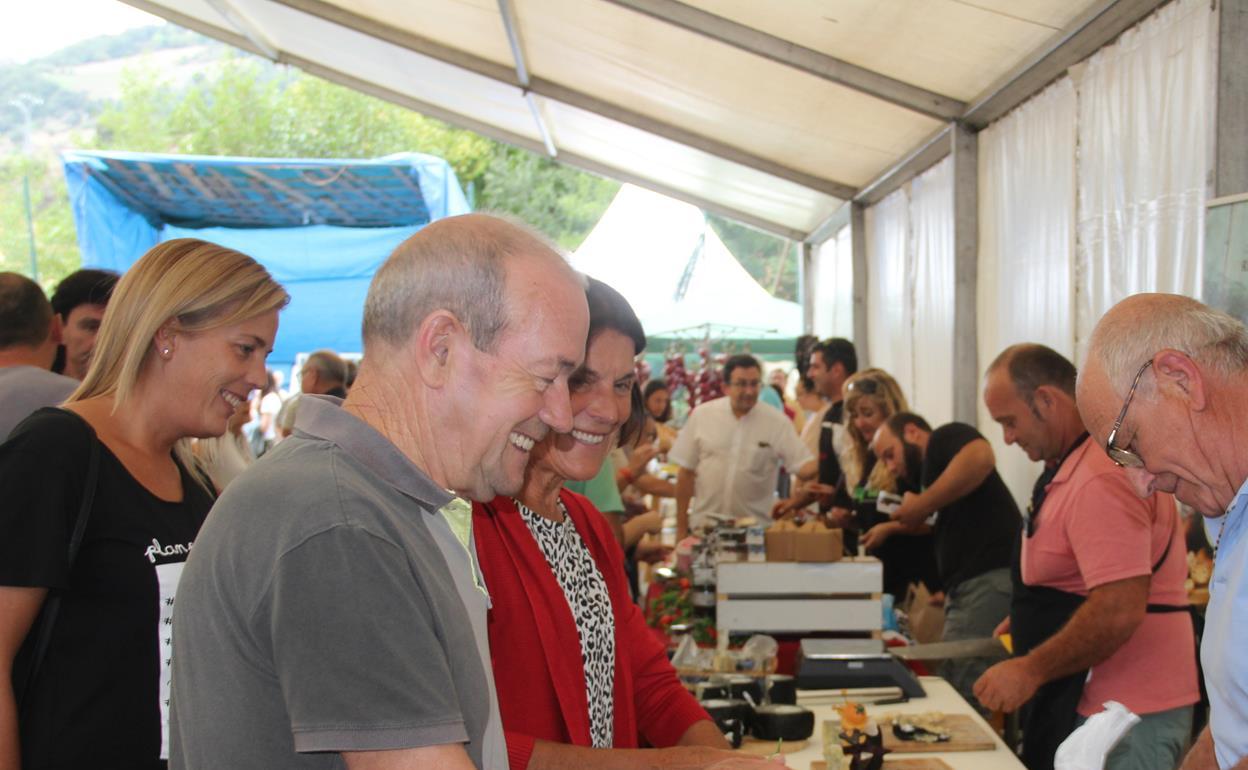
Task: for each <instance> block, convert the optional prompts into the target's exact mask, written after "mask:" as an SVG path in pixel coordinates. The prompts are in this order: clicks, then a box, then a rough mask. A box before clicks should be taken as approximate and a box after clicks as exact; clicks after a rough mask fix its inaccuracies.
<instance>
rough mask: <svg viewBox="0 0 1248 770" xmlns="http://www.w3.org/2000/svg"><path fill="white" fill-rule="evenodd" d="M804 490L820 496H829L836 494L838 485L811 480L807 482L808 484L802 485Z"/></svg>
mask: <svg viewBox="0 0 1248 770" xmlns="http://www.w3.org/2000/svg"><path fill="white" fill-rule="evenodd" d="M802 490H803V491H804V492H809V493H810V494H812V495H818V496H819V497H827V496H829V495H835V494H836V485H835V484H821V483H820V482H818V481H810V482H807V483H806V485H805V486H803V487H802Z"/></svg>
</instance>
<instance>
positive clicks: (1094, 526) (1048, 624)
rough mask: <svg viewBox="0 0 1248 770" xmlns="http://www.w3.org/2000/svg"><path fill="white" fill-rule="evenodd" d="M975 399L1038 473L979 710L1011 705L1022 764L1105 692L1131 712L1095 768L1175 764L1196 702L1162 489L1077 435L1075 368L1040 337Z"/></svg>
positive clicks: (1007, 361)
mask: <svg viewBox="0 0 1248 770" xmlns="http://www.w3.org/2000/svg"><path fill="white" fill-rule="evenodd" d="M984 403H985V404H986V405H987V407H988V411H989V413H990V414H991V415H992V418H993V419H994V420H996V421H997V422H998V423H1000V424H1001V427H1002V429H1003V431H1004V434H1005V443H1007V444H1018V446H1019V447H1020V448H1021V449H1023V450H1024V451H1025V452H1026V453H1027V456H1028V457H1030V458H1031V459H1032V460H1043V461H1044V463H1045V471H1044V473H1042V474H1041V476H1040V479H1039V480H1038V481H1037V482H1036V486H1035V490H1034V491H1033V494H1032V505H1031V506H1030V508H1029V509H1028V516H1027V520H1026V522H1025V525H1024V531H1023V532H1022V533H1021V534H1020V538H1019V540H1020V546H1021V549H1020V550H1021V552H1016V554H1015V559H1014V570H1013V572H1014V597H1013V601H1012V604H1011V607H1010V618H1009V619H1008V620H1007V621H1006V622H1005V623H1003V624H1002V626H1001V628H1000V629H998V631H999V632H1004V631H1006V630H1009V631H1010V632H1011V633H1012V635H1013V638H1014V650H1015V655H1016V657H1014V658H1011V659H1010V660H1007V661H1005V662H1003V663H999V664H997V665H996V666H993V667H992V668H991V669H989V670H988V671H987V672H985V673H984V675H983V676H982V677H981V678H980V680H979V681H978V682H976V683H975V694H976V696H977V697H978V698H979V699H980V701H981V702H982V703H983V704H984V705H986V706H988V707H989V708H997V709H1001V710H1003V711H1013V710H1015V709H1017V708H1018V707H1019V706H1023V705H1024V704H1026V707H1025V708H1024V710H1023V730H1024V732H1023V761H1024V763H1025V764H1026V765H1027V767H1028V768H1030V770H1041V769H1045V770H1047V769H1048V768H1052V766H1053V754H1054V752H1055V751H1056V749H1057V747H1058V745H1060V743H1061V742H1062V740H1064V739H1065V737H1066V736H1067V735H1068V734H1069V733H1070V731H1071V730H1073V729H1074V728H1075V727H1076V726H1078V724H1079V723H1080V722H1081V721H1082V720H1083V719H1086V718H1087V717H1089V716H1091V715H1093V714H1095V713H1097V712H1099V711H1100V710H1101V708H1102V704H1103V703H1104V702H1105V701H1108V700H1115V701H1118V702H1120V703H1122V704H1123V705H1125V706H1126V707H1127V708H1129V709H1131V710H1132V711H1133V712H1135V713H1136V714H1139V715H1140V716H1141V718H1142V721H1141V722H1140V723H1139V724H1138V725H1136V726H1135V727H1134V728H1133V729H1132V730H1131V732H1130V733H1128V734H1127V736H1126V738H1124V739H1123V741H1122V742H1121V743H1120V744H1119V745H1118V746H1117V747H1116V748H1115V749H1114V751H1113V752H1112V753H1111V754H1110V756H1109V760H1108V762H1107V764H1106V768H1109V770H1126V769H1127V768H1144V767H1147V768H1156V769H1157V770H1166V769H1171V770H1172V768H1175V767H1177V766H1178V764H1179V762H1180V760H1181V759H1182V757H1183V753H1184V752H1185V751H1186V749H1187V745H1188V741H1189V738H1190V736H1191V729H1192V714H1193V708H1192V704H1193V703H1195V702H1196V701H1198V700H1199V690H1198V689H1197V683H1196V648H1195V640H1194V638H1193V635H1192V625H1191V619H1190V617H1189V615H1188V612H1187V593H1186V591H1185V590H1184V587H1183V581H1184V579H1185V578H1186V577H1187V559H1186V550H1185V547H1184V540H1183V531H1182V527H1181V526H1180V525H1179V519H1178V514H1177V512H1176V510H1175V504H1174V499H1173V498H1172V497H1171V496H1170V495H1165V494H1153V495H1151V496H1149V497H1147V498H1140V497H1139V496H1137V495H1136V493H1135V491H1134V489H1133V488H1132V486H1131V484H1130V481H1129V480H1128V478H1127V476H1126V475H1125V473H1124V472H1123V471H1122V469H1121V468H1119V467H1117V466H1116V465H1115V464H1114V462H1113V461H1112V460H1110V459H1109V457H1108V456H1106V454H1105V452H1103V451H1101V448H1100V447H1099V446H1097V445H1094V443H1093V442H1092V441H1090V440H1088V433H1087V431H1086V430H1085V429H1084V425H1083V421H1082V419H1081V418H1080V416H1079V411H1078V409H1077V408H1076V406H1075V367H1074V366H1073V365H1072V364H1071V363H1070V362H1069V361H1067V360H1066V359H1065V358H1063V357H1062V356H1061V355H1060V354H1058V353H1057V352H1055V351H1053V350H1050V349H1049V348H1046V347H1044V346H1042V345H1015V346H1013V347H1010V348H1007V349H1006V350H1005V351H1004V352H1002V353H1001V355H1000V356H998V357H997V359H996V360H995V361H993V363H992V365H991V366H990V367H989V368H988V372H987V374H986V375H985V383H984Z"/></svg>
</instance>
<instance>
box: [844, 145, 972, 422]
mask: <svg viewBox="0 0 1248 770" xmlns="http://www.w3.org/2000/svg"><path fill="white" fill-rule="evenodd" d="M865 225H866V230H867V264H868V276H867V315H868V318H867V328H868V333H869V338H870V359H871V360H870V361H869V365H870V366H875V367H879V368H881V369H884V370H885V371H887V372H888V373H889V374H891V375H893V377H895V378H896V379H897V382H898V384H899V385H901V389H902V391H903V392H904V393H905V394H906V398H907V400H909V402H910V406H911V408H912V409H914V410H915V411H916V412H918V413H919V414H922V415H923V416H924V417H925V418H927V420H928V421H929V422H930V423H931V424H932V425H942V424H944V423H946V422H949V421H950V420H951V419H953V278H954V265H953V161H952V159H945V160H943V161H941V162H940V163H938V164H936V165H935V166H933V167H932V168H931V169H929V170H928V171H926V172H925V173H923V174H922V175H920V176H918V177H916V178H915V179H914V180H913V181H912V182H911V183H910V184H909V185H906V186H905V187H903V188H902V189H900V190H897V191H896V192H894V193H893V194H892V195H889V196H888V197H887V198H885V199H884V200H882V201H880V202H879V203H877V204H876V205H874V206H872V207H871V208H869V209H867V211H866V216H865Z"/></svg>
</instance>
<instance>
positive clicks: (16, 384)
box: [0, 273, 78, 441]
mask: <svg viewBox="0 0 1248 770" xmlns="http://www.w3.org/2000/svg"><path fill="white" fill-rule="evenodd" d="M60 342H61V322H60V319H59V318H58V317H57V316H56V314H55V313H53V312H52V305H51V304H50V303H49V302H48V298H47V297H45V296H44V294H43V289H41V288H39V284H37V283H35V282H34V281H32V280H30V279H29V278H27V277H26V276H24V275H18V274H17V273H0V441H4V440H5V439H6V438H8V436H9V434H10V433H12V432H13V428H14V427H16V426H17V424H18V423H19V422H21V421H22V420H24V419H26V418H27V417H29V416H30V414H31V413H32V412H34V411H35V410H36V409H40V408H42V407H45V406H56V405H58V404H60V403H62V402H63V401H64V400H65V399H67V398H69V394H70V393H73V392H74V390H75V389H77V387H78V381H77V380H75V379H72V378H70V377H63V376H61V375H59V374H53V373H52V371H51V369H52V362H53V361H54V360H55V359H56V350H57V346H58V345H60Z"/></svg>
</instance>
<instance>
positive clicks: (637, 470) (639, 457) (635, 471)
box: [628, 444, 659, 478]
mask: <svg viewBox="0 0 1248 770" xmlns="http://www.w3.org/2000/svg"><path fill="white" fill-rule="evenodd" d="M658 453H659V448H658V447H656V446H655V445H654V444H642V445H640V446H638V447H636V448H635V449H633V453H632V454H631V455H629V457H628V470H629V471H630V472H631V473H632V475H633V478H636V477H638V476H640V475H641V474H643V473H645V472H646V465H647V463H649V462H650V461H651V460H652V459H654V457H655V455H657V454H658Z"/></svg>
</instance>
